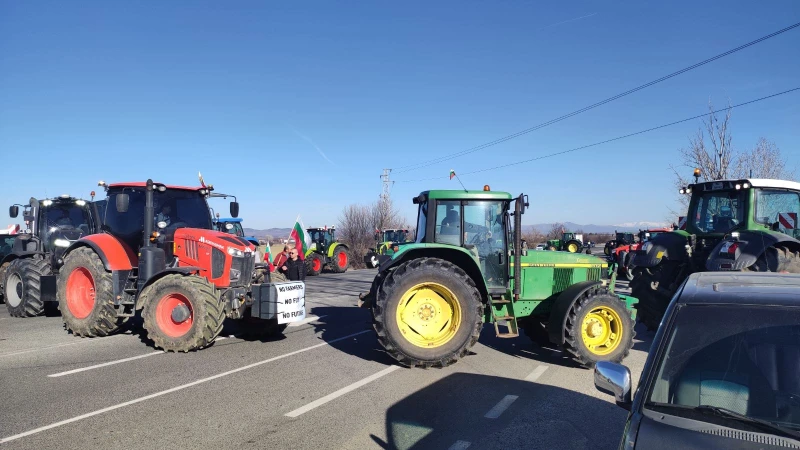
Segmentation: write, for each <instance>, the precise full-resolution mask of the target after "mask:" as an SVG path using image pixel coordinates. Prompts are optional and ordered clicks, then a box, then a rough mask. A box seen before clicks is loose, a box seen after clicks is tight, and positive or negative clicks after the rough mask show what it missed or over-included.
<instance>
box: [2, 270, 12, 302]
mask: <svg viewBox="0 0 800 450" xmlns="http://www.w3.org/2000/svg"><path fill="white" fill-rule="evenodd" d="M10 265H11V263H10V262H7V263H3V264H2V265H0V303H5V279H6V270H7V269H8V266H10Z"/></svg>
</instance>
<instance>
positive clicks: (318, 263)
mask: <svg viewBox="0 0 800 450" xmlns="http://www.w3.org/2000/svg"><path fill="white" fill-rule="evenodd" d="M323 266H324V264H322V256H320V255H319V254H318V253H311V254H310V255H308V256H307V257H306V276H312V277H313V276H317V275H319V274H320V273H322V267H323Z"/></svg>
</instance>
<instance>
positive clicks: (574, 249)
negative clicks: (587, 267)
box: [567, 244, 578, 253]
mask: <svg viewBox="0 0 800 450" xmlns="http://www.w3.org/2000/svg"><path fill="white" fill-rule="evenodd" d="M567 250H569V251H570V253H577V252H578V244H569V245H568V246H567Z"/></svg>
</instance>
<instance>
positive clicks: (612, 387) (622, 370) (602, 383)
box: [594, 361, 633, 411]
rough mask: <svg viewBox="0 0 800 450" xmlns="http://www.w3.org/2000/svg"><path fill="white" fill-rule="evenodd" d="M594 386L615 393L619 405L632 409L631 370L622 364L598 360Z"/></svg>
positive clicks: (595, 368) (601, 390) (602, 390)
mask: <svg viewBox="0 0 800 450" xmlns="http://www.w3.org/2000/svg"><path fill="white" fill-rule="evenodd" d="M594 386H595V387H596V388H597V390H599V391H600V392H605V393H607V394H612V395H614V399H615V400H616V402H617V406H619V407H621V408H623V409H626V410H628V411H630V410H631V405H632V403H633V402H632V401H631V371H630V369H628V368H627V367H625V366H623V365H622V364H617V363H613V362H609V361H598V362H597V364H596V365H595V367H594Z"/></svg>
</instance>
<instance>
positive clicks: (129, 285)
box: [117, 267, 139, 317]
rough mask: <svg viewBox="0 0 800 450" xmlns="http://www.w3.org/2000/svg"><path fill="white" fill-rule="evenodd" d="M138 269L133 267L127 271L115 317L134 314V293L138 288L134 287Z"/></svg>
mask: <svg viewBox="0 0 800 450" xmlns="http://www.w3.org/2000/svg"><path fill="white" fill-rule="evenodd" d="M138 272H139V269H138V268H136V267H134V268H133V269H131V271H130V272H128V278H127V279H126V280H125V287H124V288H123V289H122V298H121V299H120V302H119V305H117V317H133V316H134V315H136V300H135V298H136V294H137V292H138V289H137V287H136V283H137V280H138V279H139V275H138Z"/></svg>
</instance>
